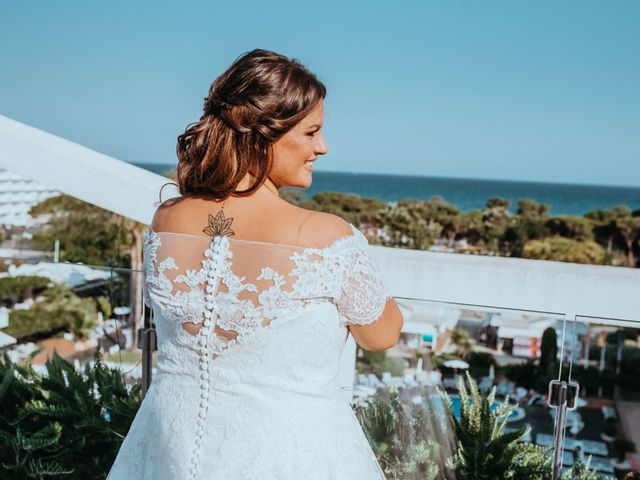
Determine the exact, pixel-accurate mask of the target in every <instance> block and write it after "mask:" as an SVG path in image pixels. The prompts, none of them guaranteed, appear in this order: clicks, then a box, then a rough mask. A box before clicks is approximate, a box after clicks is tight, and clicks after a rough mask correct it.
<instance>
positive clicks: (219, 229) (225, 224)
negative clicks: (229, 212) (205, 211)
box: [202, 210, 235, 237]
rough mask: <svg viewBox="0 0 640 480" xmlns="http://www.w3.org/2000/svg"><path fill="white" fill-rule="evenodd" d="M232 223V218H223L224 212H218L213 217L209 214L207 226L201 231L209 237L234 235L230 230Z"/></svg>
mask: <svg viewBox="0 0 640 480" xmlns="http://www.w3.org/2000/svg"><path fill="white" fill-rule="evenodd" d="M232 223H233V217H229V218H226V217H225V216H224V211H223V210H220V211H219V212H218V213H217V214H216V216H215V217H214V216H213V215H211V214H209V225H207V226H206V227H205V228H204V229H203V230H202V231H203V232H204V233H206V234H207V235H209V236H211V237H218V236H220V237H223V236H225V235H227V236H231V235H235V233H234V232H233V230H231V224H232Z"/></svg>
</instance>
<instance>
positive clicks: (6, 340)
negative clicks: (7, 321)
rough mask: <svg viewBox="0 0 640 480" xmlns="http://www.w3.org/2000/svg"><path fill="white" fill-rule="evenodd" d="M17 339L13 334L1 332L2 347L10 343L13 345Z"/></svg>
mask: <svg viewBox="0 0 640 480" xmlns="http://www.w3.org/2000/svg"><path fill="white" fill-rule="evenodd" d="M16 342H17V340H16V339H15V338H13V337H12V336H11V335H7V334H6V333H4V332H0V348H2V347H8V346H9V345H13V344H14V343H16Z"/></svg>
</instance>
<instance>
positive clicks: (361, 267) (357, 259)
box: [335, 230, 392, 325]
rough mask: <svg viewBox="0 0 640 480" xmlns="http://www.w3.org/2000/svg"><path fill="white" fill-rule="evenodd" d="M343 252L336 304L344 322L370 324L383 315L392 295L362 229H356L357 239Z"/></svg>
mask: <svg viewBox="0 0 640 480" xmlns="http://www.w3.org/2000/svg"><path fill="white" fill-rule="evenodd" d="M343 253H344V255H343V260H344V263H343V270H342V277H341V279H340V288H339V293H338V298H336V299H335V300H336V302H335V303H336V306H337V308H338V311H339V312H340V314H341V315H342V317H343V323H344V324H356V325H368V324H370V323H373V322H375V321H376V320H377V319H378V318H380V315H381V314H382V311H383V310H384V307H385V304H386V303H387V300H388V299H389V298H390V297H391V296H392V295H391V293H390V292H389V289H388V288H387V285H386V283H385V281H384V279H383V278H382V273H381V271H380V267H379V266H378V264H377V263H376V261H375V260H374V259H373V255H372V252H371V247H370V246H369V242H368V240H367V238H366V237H365V236H364V234H363V233H362V232H360V231H359V230H356V231H355V236H354V241H353V242H352V243H351V244H350V245H349V247H348V248H347V249H346V250H345V251H343Z"/></svg>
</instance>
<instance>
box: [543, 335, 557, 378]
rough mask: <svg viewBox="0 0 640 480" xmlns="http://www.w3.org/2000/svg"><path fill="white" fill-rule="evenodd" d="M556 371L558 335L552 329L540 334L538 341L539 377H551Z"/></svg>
mask: <svg viewBox="0 0 640 480" xmlns="http://www.w3.org/2000/svg"><path fill="white" fill-rule="evenodd" d="M557 371H558V335H557V334H556V330H555V328H553V327H547V328H546V329H545V330H544V332H542V339H541V341H540V373H539V375H540V376H543V377H552V376H553V375H554V374H555V373H556V372H557Z"/></svg>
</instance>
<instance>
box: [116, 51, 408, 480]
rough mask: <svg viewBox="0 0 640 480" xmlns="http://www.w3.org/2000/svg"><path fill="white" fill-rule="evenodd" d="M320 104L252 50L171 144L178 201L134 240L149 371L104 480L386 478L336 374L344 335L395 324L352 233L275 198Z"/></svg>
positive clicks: (309, 81)
mask: <svg viewBox="0 0 640 480" xmlns="http://www.w3.org/2000/svg"><path fill="white" fill-rule="evenodd" d="M324 95H325V88H324V86H323V85H322V83H321V82H320V81H319V80H318V79H317V78H315V77H314V76H313V75H312V74H311V73H310V72H308V71H307V70H306V69H304V67H302V66H301V65H300V64H299V63H297V62H295V61H292V60H290V59H288V58H286V57H284V56H282V55H278V54H275V53H273V52H266V51H262V50H255V51H253V52H249V53H248V54H246V55H245V56H243V57H241V58H239V59H238V60H237V61H236V62H234V64H233V65H232V66H231V67H230V69H228V70H227V72H225V73H224V74H223V75H221V76H220V77H218V79H216V80H215V81H214V83H213V84H212V86H211V88H210V91H209V95H208V96H207V98H206V99H205V105H204V112H203V116H202V117H201V118H200V121H198V122H196V123H194V124H192V125H191V126H189V127H188V128H187V130H186V131H185V133H184V134H181V135H180V136H179V137H178V147H177V152H178V170H177V182H178V184H179V188H180V192H181V194H182V197H181V198H178V199H173V200H169V201H167V202H164V203H163V204H162V205H161V206H160V207H159V208H158V210H157V212H156V214H155V216H154V218H153V221H152V222H151V224H150V226H149V228H148V229H147V231H146V232H145V236H144V261H143V277H144V281H143V293H144V297H145V302H146V304H147V305H148V306H149V307H150V308H151V310H152V312H153V323H154V325H155V328H156V331H157V338H158V351H157V356H156V363H157V368H156V373H155V374H154V377H153V382H152V383H151V386H150V388H149V390H148V392H147V395H146V396H145V398H144V401H143V403H142V405H141V407H140V410H139V411H138V413H137V415H136V418H135V420H134V422H133V424H132V426H131V429H130V431H129V433H128V434H127V436H126V438H125V440H124V442H123V444H122V447H121V449H120V452H119V453H118V457H117V459H116V461H115V463H114V465H113V467H112V470H111V472H110V475H109V477H108V478H109V480H121V479H123V480H124V479H129V478H136V479H153V480H165V479H166V480H169V479H171V480H174V479H190V480H195V479H202V480H204V479H207V480H209V479H218V478H224V479H229V480H234V479H237V480H240V479H243V480H245V479H258V478H259V479H263V478H277V479H285V480H286V479H291V480H293V479H300V478H304V479H307V480H312V479H317V480H328V479H336V480H338V479H351V478H358V479H363V480H364V479H369V480H372V479H376V480H379V479H383V478H384V475H383V472H382V470H381V468H380V466H379V465H378V463H377V461H376V458H375V456H374V454H373V452H372V450H371V447H370V446H369V444H368V442H367V439H366V438H365V435H364V432H363V431H362V429H361V427H360V425H359V424H358V421H357V419H356V417H355V414H354V412H353V411H352V409H351V407H350V405H349V404H348V403H347V402H346V400H345V399H344V397H343V395H342V393H341V391H340V386H339V385H338V383H337V378H338V369H339V361H340V357H341V354H342V351H343V349H344V345H345V342H346V339H347V336H348V333H349V331H350V332H351V333H352V334H353V335H354V337H355V338H356V340H357V341H358V343H360V345H362V346H364V347H365V348H369V349H383V348H388V347H389V346H390V345H391V344H392V343H395V342H396V341H397V337H398V335H399V330H400V326H401V324H402V316H401V314H400V312H399V309H398V307H397V306H396V304H395V302H394V301H393V299H392V297H391V294H390V292H389V290H388V288H387V286H386V284H385V283H384V281H383V279H382V275H381V272H380V270H379V267H378V265H377V264H376V262H375V260H374V259H373V255H372V252H371V251H370V248H369V245H368V241H367V239H366V237H365V236H364V234H363V233H362V232H361V231H360V230H358V229H357V228H356V227H355V226H354V225H352V224H350V223H347V222H345V221H344V220H342V219H340V218H339V217H337V216H334V215H330V214H327V213H321V212H312V211H309V210H305V209H302V208H299V207H297V206H295V205H291V204H289V203H287V202H286V201H284V200H283V199H282V198H281V197H280V196H279V193H278V190H279V189H280V188H281V187H283V186H293V187H302V188H306V187H308V186H309V185H310V182H311V173H312V171H313V168H312V167H311V165H312V164H313V162H314V161H315V160H316V159H317V158H318V156H319V155H324V154H326V153H327V148H326V145H325V144H324V140H323V137H322V134H321V133H320V129H321V127H322V122H323V102H322V100H323V98H324ZM222 199H224V201H221V200H222Z"/></svg>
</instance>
